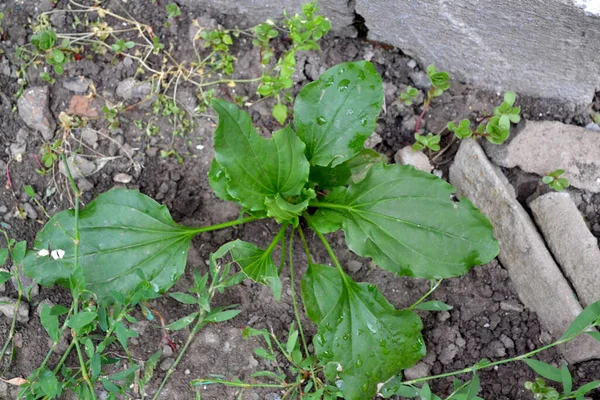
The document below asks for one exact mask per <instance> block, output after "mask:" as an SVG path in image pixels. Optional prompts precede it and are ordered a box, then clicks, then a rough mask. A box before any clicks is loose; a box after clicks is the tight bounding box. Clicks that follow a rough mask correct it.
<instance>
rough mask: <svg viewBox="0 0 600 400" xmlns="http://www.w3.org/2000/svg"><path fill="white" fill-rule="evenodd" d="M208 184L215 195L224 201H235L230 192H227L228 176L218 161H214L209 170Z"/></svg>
mask: <svg viewBox="0 0 600 400" xmlns="http://www.w3.org/2000/svg"><path fill="white" fill-rule="evenodd" d="M208 183H209V184H210V187H211V188H212V190H214V192H215V195H216V196H217V197H218V198H220V199H223V200H228V201H234V198H233V197H231V195H230V194H229V192H227V176H226V175H225V170H224V169H223V167H221V166H220V165H219V163H218V162H217V160H216V159H213V160H212V163H211V164H210V169H209V170H208Z"/></svg>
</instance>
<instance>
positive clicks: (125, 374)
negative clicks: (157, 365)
mask: <svg viewBox="0 0 600 400" xmlns="http://www.w3.org/2000/svg"><path fill="white" fill-rule="evenodd" d="M140 367H141V365H134V366H133V367H130V368H127V369H126V370H125V371H121V372H117V373H116V374H112V375H110V376H109V377H108V379H110V380H112V381H124V380H125V379H127V378H129V377H131V376H133V373H134V372H135V371H137V370H138V369H140Z"/></svg>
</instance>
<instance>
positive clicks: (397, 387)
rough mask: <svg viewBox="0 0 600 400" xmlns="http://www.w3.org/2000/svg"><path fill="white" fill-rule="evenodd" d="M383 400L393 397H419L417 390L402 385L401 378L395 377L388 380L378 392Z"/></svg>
mask: <svg viewBox="0 0 600 400" xmlns="http://www.w3.org/2000/svg"><path fill="white" fill-rule="evenodd" d="M379 392H380V393H381V395H382V396H383V398H385V399H388V398H390V397H392V396H394V395H397V396H402V397H407V398H414V397H419V389H417V388H415V387H413V386H407V385H403V384H402V376H399V375H396V376H394V377H392V378H391V379H389V380H388V381H387V382H386V383H385V384H384V385H383V386H382V387H381V389H380V390H379Z"/></svg>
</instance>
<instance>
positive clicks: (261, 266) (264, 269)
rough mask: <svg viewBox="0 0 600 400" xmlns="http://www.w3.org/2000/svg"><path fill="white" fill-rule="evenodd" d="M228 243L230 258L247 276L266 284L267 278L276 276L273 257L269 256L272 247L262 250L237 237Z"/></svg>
mask: <svg viewBox="0 0 600 400" xmlns="http://www.w3.org/2000/svg"><path fill="white" fill-rule="evenodd" d="M230 243H231V249H230V250H229V251H230V254H231V258H233V261H235V262H236V263H237V264H238V265H239V266H240V268H241V269H242V272H244V273H245V274H246V275H247V276H248V278H250V279H252V280H254V281H256V282H260V283H263V284H268V283H269V282H268V279H269V278H271V277H274V276H277V266H276V265H275V263H274V262H273V257H271V253H272V252H273V249H271V250H262V249H261V248H259V247H258V246H256V245H254V244H252V243H249V242H244V241H242V240H239V239H238V240H235V241H233V242H230Z"/></svg>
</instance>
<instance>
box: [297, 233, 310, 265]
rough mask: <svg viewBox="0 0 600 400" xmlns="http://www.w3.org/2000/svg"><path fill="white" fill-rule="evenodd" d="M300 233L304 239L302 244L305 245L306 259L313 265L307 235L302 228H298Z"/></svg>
mask: <svg viewBox="0 0 600 400" xmlns="http://www.w3.org/2000/svg"><path fill="white" fill-rule="evenodd" d="M298 233H299V234H300V239H302V246H303V247H304V252H305V253H306V260H307V261H308V265H313V260H312V256H311V254H310V249H309V248H308V242H307V241H306V237H305V236H304V231H303V230H302V228H299V229H298Z"/></svg>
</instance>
